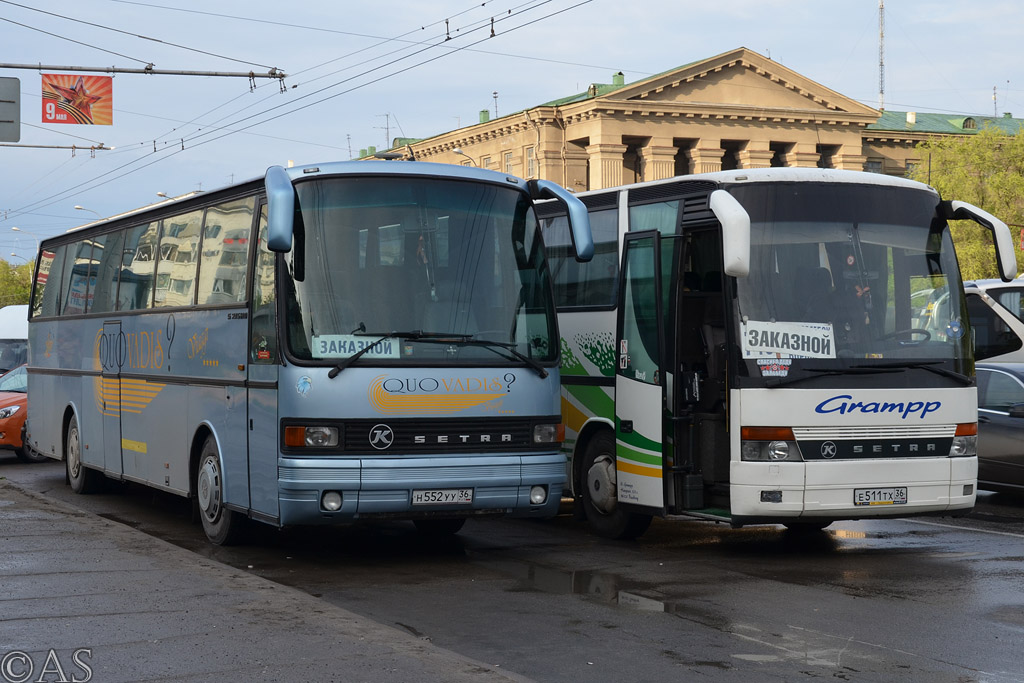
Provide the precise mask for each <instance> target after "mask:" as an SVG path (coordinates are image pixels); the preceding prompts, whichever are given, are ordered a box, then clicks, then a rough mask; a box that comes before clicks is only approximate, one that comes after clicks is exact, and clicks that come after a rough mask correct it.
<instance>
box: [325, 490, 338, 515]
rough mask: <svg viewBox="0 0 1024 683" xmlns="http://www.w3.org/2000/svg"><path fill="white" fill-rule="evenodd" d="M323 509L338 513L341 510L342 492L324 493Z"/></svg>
mask: <svg viewBox="0 0 1024 683" xmlns="http://www.w3.org/2000/svg"><path fill="white" fill-rule="evenodd" d="M320 507H321V509H324V510H327V511H328V512H337V511H338V510H340V509H341V492H340V491H324V495H323V497H322V498H321V499H320Z"/></svg>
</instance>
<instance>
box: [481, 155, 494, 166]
mask: <svg viewBox="0 0 1024 683" xmlns="http://www.w3.org/2000/svg"><path fill="white" fill-rule="evenodd" d="M490 167H491V158H490V157H484V158H483V159H481V160H480V168H490Z"/></svg>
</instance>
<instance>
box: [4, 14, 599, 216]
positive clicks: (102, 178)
mask: <svg viewBox="0 0 1024 683" xmlns="http://www.w3.org/2000/svg"><path fill="white" fill-rule="evenodd" d="M552 1H553V0H543V1H542V2H541V3H540V4H541V5H543V4H548V3H549V2H552ZM591 2H593V0H582V1H580V2H577V3H575V4H573V5H570V6H568V7H565V8H562V9H559V10H557V11H554V12H551V13H549V14H546V15H544V16H542V17H538V18H536V19H532V20H530V21H527V22H524V23H522V24H519V25H516V26H512V27H510V28H508V29H506V30H505V31H503V34H508V33H511V32H513V31H516V30H519V29H521V28H525V27H527V26H531V25H533V24H536V23H538V22H540V21H544V20H546V19H550V18H551V17H554V16H557V15H559V14H563V13H565V12H568V11H571V10H573V9H576V8H578V7H581V6H583V5H586V4H589V3H591ZM520 13H523V12H520ZM515 16H518V15H509V16H505V17H501V18H500V19H496V22H499V21H501V22H503V21H506V20H508V19H511V18H513V17H515ZM489 24H490V22H489V21H488V22H485V23H484V24H483V25H482V26H478V27H477V28H475V29H472V30H471V31H470V32H472V31H478V30H480V29H481V28H485V27H486V26H488V25H489ZM463 35H464V34H463ZM490 39H491V36H490V35H488V36H487V37H485V38H481V39H479V40H477V41H476V42H473V43H471V44H469V45H467V46H464V47H461V48H454V49H452V50H451V51H447V52H445V53H443V54H440V55H436V56H433V57H430V58H428V59H424V60H422V61H419V62H417V63H415V64H412V65H409V66H406V67H403V68H400V69H397V70H395V71H392V72H390V73H387V74H384V75H382V76H379V77H377V78H374V79H373V80H370V81H367V82H364V83H359V84H356V85H353V86H352V87H350V88H347V89H345V90H343V91H341V92H338V93H334V94H332V95H328V96H326V97H323V98H321V99H319V100H316V101H315V102H310V103H308V104H305V105H301V106H299V107H297V108H294V109H291V110H289V111H284V112H281V113H279V114H276V115H274V116H271V117H269V118H264V119H262V120H259V121H255V122H253V123H250V124H248V125H246V126H244V127H243V128H241V129H229V128H228V127H227V126H222V127H220V128H219V129H218V130H220V131H224V132H222V133H221V134H220V135H217V136H216V137H213V138H210V137H209V136H210V135H213V134H215V132H216V131H212V132H211V131H207V132H203V133H198V132H197V133H196V134H194V135H193V136H191V137H190V138H188V139H185V138H182V139H181V143H182V146H181V147H179V148H176V149H173V150H170V149H165V150H160V151H154V152H147V153H146V154H145V155H144V156H143V157H141V158H139V159H135V160H133V161H130V162H128V163H125V164H122V165H121V166H119V167H117V168H114V169H111V170H109V171H107V172H105V173H102V174H100V175H99V176H96V177H94V178H92V179H90V180H86V181H83V182H81V183H79V184H78V185H75V186H73V187H71V188H68V189H66V190H63V191H61V192H59V193H57V194H55V195H51V196H50V197H48V198H46V199H42V200H39V201H37V202H33V203H32V204H29V205H26V206H24V207H22V208H19V209H15V210H12V211H10V212H9V213H11V214H16V213H25V212H28V211H30V210H31V209H33V208H42V207H43V206H47V205H48V204H47V203H46V202H49V203H51V204H52V203H55V202H57V201H59V200H61V199H64V198H66V197H67V196H70V195H71V194H72V193H74V192H76V191H79V190H84V191H88V190H92V189H96V188H97V187H101V186H103V185H106V184H108V183H110V182H113V181H115V180H119V179H120V178H123V177H125V176H127V175H130V174H132V173H137V172H139V171H141V170H143V169H145V168H148V167H149V166H152V165H153V164H156V163H159V162H161V161H164V160H165V159H167V158H170V157H172V156H176V155H178V154H181V153H182V152H184V151H186V150H188V149H192V148H195V147H199V146H201V145H205V144H207V143H211V142H216V141H218V140H221V139H223V138H225V137H228V136H230V135H234V134H237V133H241V132H245V131H248V130H250V129H251V128H254V127H256V126H259V125H262V124H264V123H268V122H270V121H274V120H276V119H279V118H282V117H284V116H288V115H290V114H294V113H297V112H299V111H303V110H305V109H308V108H310V107H313V106H316V105H318V104H321V103H323V102H326V101H328V100H331V99H334V98H336V97H340V96H342V95H346V94H349V93H351V92H353V91H355V90H359V89H361V88H364V87H367V86H369V85H373V84H376V83H379V82H381V81H383V80H386V79H388V78H391V77H393V76H396V75H399V74H402V73H405V72H407V71H410V70H412V69H415V68H417V67H419V66H423V65H424V64H429V63H431V62H434V61H437V60H439V59H441V58H443V57H447V56H451V55H453V54H456V53H457V52H461V51H463V50H466V49H469V48H472V47H473V46H475V45H479V44H481V43H483V42H485V41H487V40H490ZM440 46H443V43H441V44H439V45H433V46H428V47H425V48H423V49H421V50H417V51H415V52H414V53H412V54H410V55H406V56H405V57H401V58H399V59H396V60H392V61H391V62H389V63H387V64H383V65H380V66H377V67H374V68H372V69H368V70H366V71H364V72H362V73H360V74H357V75H355V76H352V77H350V78H347V79H344V80H342V81H339V82H338V83H334V84H332V85H330V86H326V87H324V88H321V89H320V90H317V91H315V92H312V93H308V94H306V95H303V96H302V98H300V99H307V98H310V97H314V96H316V95H318V94H321V93H324V92H326V91H327V90H330V89H332V88H334V87H337V86H339V85H343V84H344V83H348V82H351V81H352V80H354V79H356V78H359V77H360V76H365V75H368V74H371V73H374V72H376V71H379V70H380V69H383V68H386V67H388V66H392V65H394V64H397V63H399V62H401V61H405V60H408V59H410V58H411V57H414V56H416V55H418V54H422V53H423V52H426V51H428V50H429V49H430V48H431V47H440ZM291 104H295V103H294V102H291V103H287V104H282V105H278V106H276V107H272V108H270V109H268V110H265V111H263V112H260V113H257V114H253V115H250V116H247V117H245V118H242V119H239V120H237V121H234V122H233V123H232V124H230V125H232V126H234V125H238V124H241V123H243V122H245V121H248V120H250V119H253V118H256V117H259V116H264V115H266V114H269V113H271V112H273V111H276V110H278V109H281V108H283V107H287V106H289V105H291ZM203 138H207V139H205V140H204V139H203ZM186 142H189V143H191V144H190V145H189V146H188V147H185V146H184V145H185V143H186ZM153 156H158V157H159V158H156V159H151V160H150V161H149V162H148V163H146V164H144V165H142V166H137V167H136V168H129V167H131V166H135V165H136V164H139V163H142V162H144V161H146V160H147V159H150V157H153ZM124 169H128V170H124ZM122 170H124V172H123V173H120V174H118V175H113V174H115V173H118V172H119V171H122Z"/></svg>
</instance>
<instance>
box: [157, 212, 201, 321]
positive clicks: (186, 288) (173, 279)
mask: <svg viewBox="0 0 1024 683" xmlns="http://www.w3.org/2000/svg"><path fill="white" fill-rule="evenodd" d="M202 222H203V212H202V211H201V210H200V211H192V212H190V213H186V214H183V215H181V216H174V217H173V218H165V219H164V221H163V231H162V232H161V234H160V249H159V251H158V254H157V262H156V274H157V275H156V297H155V298H156V302H155V306H156V307H158V308H160V307H165V306H189V305H191V304H192V299H193V298H194V293H195V280H196V266H197V265H198V264H199V228H200V226H201V225H202Z"/></svg>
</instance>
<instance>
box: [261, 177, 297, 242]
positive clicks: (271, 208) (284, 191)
mask: <svg viewBox="0 0 1024 683" xmlns="http://www.w3.org/2000/svg"><path fill="white" fill-rule="evenodd" d="M263 185H264V187H265V189H266V191H267V248H268V249H270V250H271V251H277V252H282V253H284V252H289V251H291V249H292V234H293V232H294V229H295V226H294V221H295V188H294V187H292V179H291V178H290V177H289V176H288V171H286V170H285V169H284V168H283V167H282V166H271V167H270V168H268V169H267V174H266V176H265V177H264V179H263Z"/></svg>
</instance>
